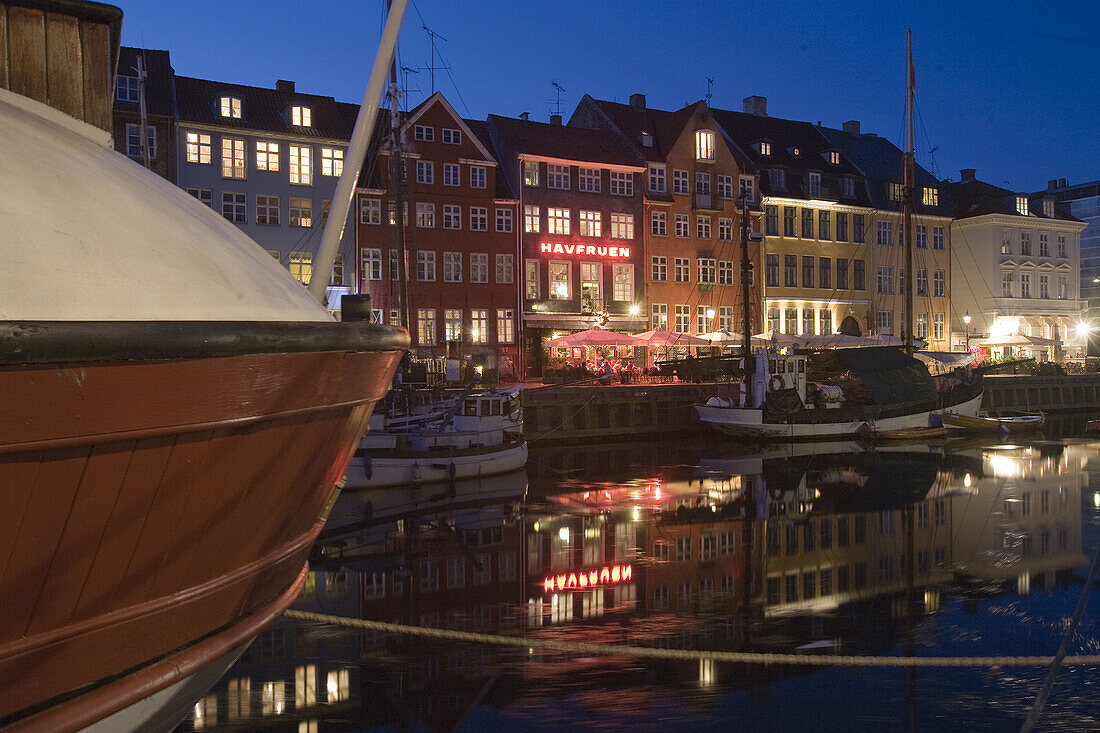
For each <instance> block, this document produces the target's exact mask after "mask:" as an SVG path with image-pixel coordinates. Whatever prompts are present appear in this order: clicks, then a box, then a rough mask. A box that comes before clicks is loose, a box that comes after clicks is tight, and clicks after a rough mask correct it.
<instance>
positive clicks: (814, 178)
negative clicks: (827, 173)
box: [806, 173, 821, 199]
mask: <svg viewBox="0 0 1100 733" xmlns="http://www.w3.org/2000/svg"><path fill="white" fill-rule="evenodd" d="M806 193H807V195H809V196H810V197H811V198H815V199H818V198H821V174H820V173H807V174H806Z"/></svg>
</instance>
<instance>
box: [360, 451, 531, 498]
mask: <svg viewBox="0 0 1100 733" xmlns="http://www.w3.org/2000/svg"><path fill="white" fill-rule="evenodd" d="M526 465H527V442H526V441H524V442H522V443H519V444H514V443H513V444H506V445H498V446H491V447H487V448H485V449H484V450H483V451H480V452H477V453H472V454H469V455H457V456H443V455H431V454H427V455H422V456H409V455H402V456H387V455H386V451H377V452H376V453H375V454H374V455H370V456H369V457H368V455H367V454H365V453H361V454H358V455H356V456H355V457H354V458H353V459H352V461H351V463H350V464H349V465H348V469H347V473H346V476H347V480H346V482H345V485H344V488H345V489H365V488H374V487H381V486H410V485H423V484H434V483H443V482H449V481H460V480H463V479H476V478H483V477H485V476H496V475H498V474H502V473H509V472H511V471H517V470H519V469H521V468H523V467H524V466H526ZM368 467H369V470H370V477H369V478H368V476H367V471H368Z"/></svg>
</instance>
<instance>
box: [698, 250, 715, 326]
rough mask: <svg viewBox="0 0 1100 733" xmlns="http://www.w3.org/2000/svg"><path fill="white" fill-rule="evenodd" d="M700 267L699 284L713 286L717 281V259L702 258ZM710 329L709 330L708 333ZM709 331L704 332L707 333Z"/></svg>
mask: <svg viewBox="0 0 1100 733" xmlns="http://www.w3.org/2000/svg"><path fill="white" fill-rule="evenodd" d="M696 262H697V264H698V267H699V284H700V285H713V284H714V280H715V277H714V275H715V270H716V267H715V259H714V258H713V257H700V258H699V259H698V260H697V261H696ZM709 330H710V329H709V328H708V329H707V331H709ZM707 331H703V333H706V332H707Z"/></svg>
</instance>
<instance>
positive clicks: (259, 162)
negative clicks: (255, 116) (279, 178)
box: [256, 140, 279, 173]
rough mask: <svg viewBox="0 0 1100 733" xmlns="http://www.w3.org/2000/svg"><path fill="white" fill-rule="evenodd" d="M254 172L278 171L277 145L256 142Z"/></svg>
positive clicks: (260, 141)
mask: <svg viewBox="0 0 1100 733" xmlns="http://www.w3.org/2000/svg"><path fill="white" fill-rule="evenodd" d="M256 170H258V171H268V172H271V173H275V172H278V170H279V143H276V142H269V141H266V140H257V141H256Z"/></svg>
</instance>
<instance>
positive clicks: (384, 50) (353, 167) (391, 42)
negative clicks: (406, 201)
mask: <svg viewBox="0 0 1100 733" xmlns="http://www.w3.org/2000/svg"><path fill="white" fill-rule="evenodd" d="M407 6H408V0H392V6H391V7H390V11H389V14H388V15H387V16H386V25H385V27H384V28H383V29H382V38H381V39H380V40H379V41H378V54H377V55H376V56H375V57H374V65H373V66H372V67H371V70H370V77H369V78H368V80H367V91H366V92H365V93H364V94H363V104H362V105H361V106H360V107H359V115H358V116H357V117H356V118H355V129H354V130H353V131H352V133H351V142H349V143H348V150H347V154H346V155H345V156H344V172H343V173H342V174H341V175H340V180H339V181H338V182H337V183H336V192H335V193H333V195H332V205H331V207H330V208H329V217H328V221H327V222H326V223H325V229H324V232H323V233H322V234H321V245H320V246H319V247H318V248H317V262H316V266H315V267H314V269H313V271H314V273H315V274H318V275H317V276H314V277H311V278H310V281H309V292H310V295H312V296H313V297H314V298H316V299H317V300H318V302H321V303H324V300H325V288H326V287H328V283H329V280H330V276H329V273H331V272H332V263H333V262H334V261H335V260H336V250H337V249H339V248H340V235H341V234H343V232H344V224H345V223H346V222H347V218H348V211H350V210H351V201H352V199H353V198H354V197H355V185H356V183H357V182H358V181H359V171H360V170H361V169H362V167H363V160H364V159H366V157H367V146H368V145H369V144H370V138H371V133H372V132H373V131H374V123H375V121H376V120H377V119H378V108H379V106H380V102H381V99H382V89H383V87H384V85H385V83H386V66H387V65H388V64H389V61H390V59H391V58H393V54H394V49H395V48H396V47H397V36H398V33H399V32H400V31H401V21H402V20H403V19H404V17H405V8H406V7H407Z"/></svg>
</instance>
